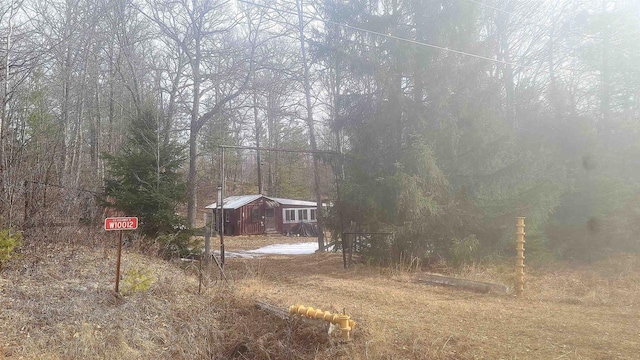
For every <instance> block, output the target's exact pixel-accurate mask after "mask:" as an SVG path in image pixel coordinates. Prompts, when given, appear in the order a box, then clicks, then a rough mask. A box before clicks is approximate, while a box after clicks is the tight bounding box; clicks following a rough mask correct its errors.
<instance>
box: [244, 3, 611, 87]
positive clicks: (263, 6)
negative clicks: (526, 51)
mask: <svg viewBox="0 0 640 360" xmlns="http://www.w3.org/2000/svg"><path fill="white" fill-rule="evenodd" d="M466 1H471V2H474V3H477V4H480V5H483V4H482V3H480V2H477V1H475V0H466ZM238 2H241V3H244V4H247V5H252V6H256V7H260V8H264V9H268V10H273V11H276V12H279V13H284V14H289V15H294V16H298V13H297V12H294V11H291V10H284V9H278V8H274V7H272V6H268V5H264V4H258V3H255V2H252V1H248V0H238ZM487 6H490V5H487ZM490 7H491V8H495V9H496V10H499V11H502V12H507V13H509V12H508V11H507V10H502V9H499V8H496V7H493V6H490ZM511 14H515V13H511ZM302 17H303V18H306V19H308V20H315V21H320V22H323V23H328V24H333V25H337V26H340V27H344V28H348V29H352V30H355V31H360V32H365V33H369V34H372V35H376V36H380V37H385V38H388V39H393V40H396V41H401V42H406V43H409V44H413V45H419V46H425V47H429V48H433V49H438V50H442V51H446V52H450V53H454V54H458V55H463V56H469V57H473V58H476V59H481V60H485V61H490V62H494V63H497V64H502V65H510V66H513V67H514V68H522V69H530V70H534V71H542V72H544V73H550V71H549V70H548V69H545V68H540V67H539V66H532V65H522V64H518V63H514V62H509V61H503V60H499V59H495V58H490V57H487V56H484V55H478V54H474V53H470V52H466V51H462V50H456V49H451V48H448V47H444V46H439V45H435V44H431V43H427V42H422V41H418V40H413V39H408V38H403V37H400V36H396V35H390V34H385V33H381V32H379V31H374V30H369V29H365V28H361V27H358V26H353V25H349V24H343V23H340V22H336V21H333V20H327V19H322V18H319V17H316V16H310V15H305V14H302ZM555 70H556V71H572V72H575V71H580V70H576V69H572V68H562V67H556V68H555ZM601 83H602V84H603V85H608V86H613V85H612V84H610V83H605V82H602V81H601Z"/></svg>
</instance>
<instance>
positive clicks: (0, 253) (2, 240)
mask: <svg viewBox="0 0 640 360" xmlns="http://www.w3.org/2000/svg"><path fill="white" fill-rule="evenodd" d="M20 245H22V234H21V233H19V232H15V231H13V229H4V230H0V269H2V266H3V265H4V264H5V263H6V262H7V261H9V260H10V259H11V258H13V257H15V256H16V255H15V254H14V252H15V250H16V248H18V247H20Z"/></svg>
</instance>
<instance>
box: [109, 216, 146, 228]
mask: <svg viewBox="0 0 640 360" xmlns="http://www.w3.org/2000/svg"><path fill="white" fill-rule="evenodd" d="M137 228H138V218H137V217H112V218H106V219H104V229H105V230H107V231H110V230H135V229H137Z"/></svg>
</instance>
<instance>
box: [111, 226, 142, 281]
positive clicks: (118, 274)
mask: <svg viewBox="0 0 640 360" xmlns="http://www.w3.org/2000/svg"><path fill="white" fill-rule="evenodd" d="M137 228H138V218H137V217H131V216H127V217H113V218H106V219H104V229H105V230H106V231H118V260H117V261H116V293H117V292H118V291H119V286H120V259H121V258H122V231H123V230H135V229H137Z"/></svg>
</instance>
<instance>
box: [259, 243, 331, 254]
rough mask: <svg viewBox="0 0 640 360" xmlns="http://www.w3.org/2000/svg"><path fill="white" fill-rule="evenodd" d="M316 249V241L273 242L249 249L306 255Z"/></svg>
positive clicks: (270, 252) (262, 252) (261, 251)
mask: <svg viewBox="0 0 640 360" xmlns="http://www.w3.org/2000/svg"><path fill="white" fill-rule="evenodd" d="M316 250H318V243H317V242H305V243H298V244H274V245H268V246H264V247H261V248H259V249H255V250H249V251H247V252H248V253H252V254H271V255H306V254H313V253H314V252H316Z"/></svg>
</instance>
